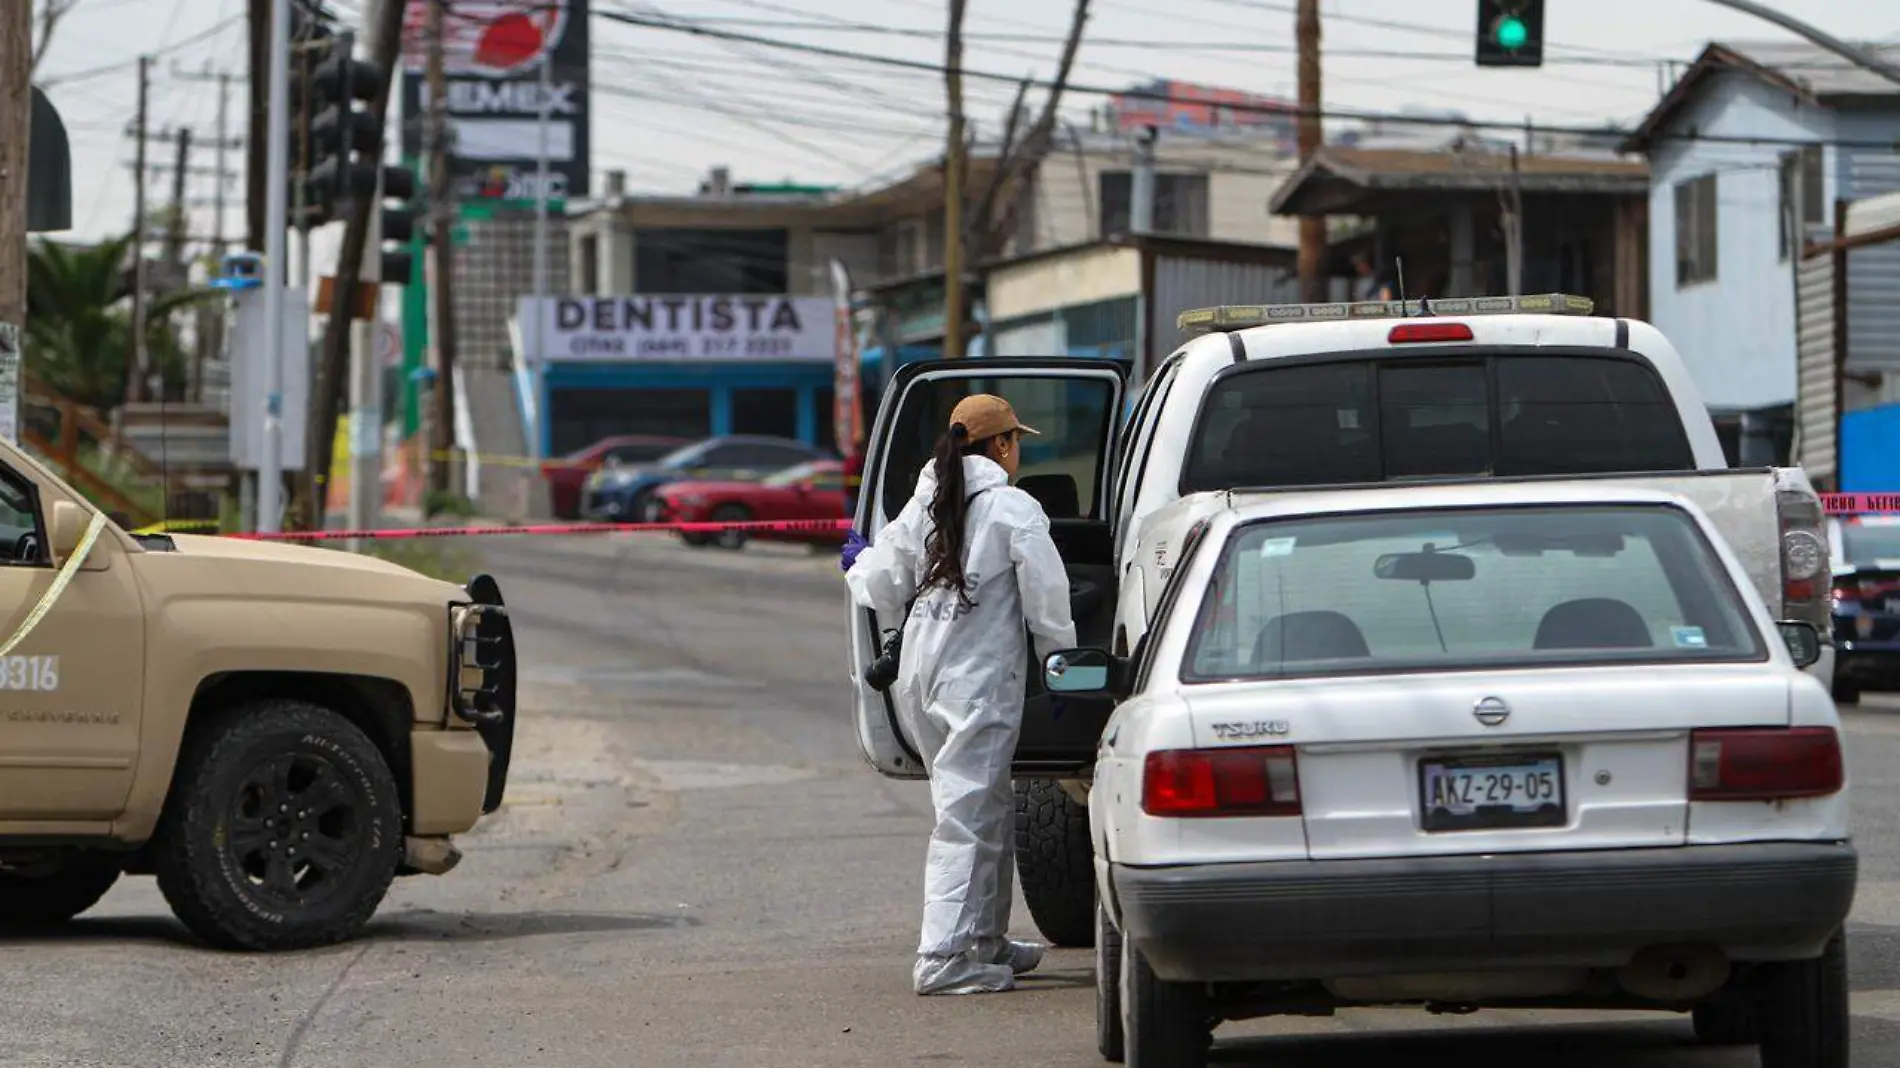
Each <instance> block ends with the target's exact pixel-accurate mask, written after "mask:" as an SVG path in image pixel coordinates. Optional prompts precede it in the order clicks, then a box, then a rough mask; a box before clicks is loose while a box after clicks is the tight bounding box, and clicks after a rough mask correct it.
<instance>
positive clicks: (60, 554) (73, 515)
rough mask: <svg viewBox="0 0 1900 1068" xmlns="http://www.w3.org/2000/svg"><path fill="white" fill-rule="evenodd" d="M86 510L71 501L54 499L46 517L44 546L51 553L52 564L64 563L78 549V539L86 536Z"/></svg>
mask: <svg viewBox="0 0 1900 1068" xmlns="http://www.w3.org/2000/svg"><path fill="white" fill-rule="evenodd" d="M87 519H88V516H87V515H86V510H85V509H84V508H81V507H79V506H78V505H76V504H74V503H73V502H71V501H54V502H53V508H52V512H51V514H49V515H48V516H47V517H46V525H47V528H48V530H47V543H46V547H47V550H48V551H49V552H51V553H52V557H53V564H54V566H56V567H57V566H58V565H60V564H63V563H65V562H66V561H67V560H68V559H69V558H70V557H71V556H72V555H73V553H74V552H76V551H78V549H79V540H80V539H81V538H83V537H85V536H86V522H87Z"/></svg>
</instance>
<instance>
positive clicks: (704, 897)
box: [0, 537, 1900, 1068]
mask: <svg viewBox="0 0 1900 1068" xmlns="http://www.w3.org/2000/svg"><path fill="white" fill-rule="evenodd" d="M486 551H487V553H488V555H489V558H490V561H491V564H492V566H493V568H494V569H495V571H496V572H497V574H498V575H499V576H500V577H501V579H502V583H503V589H504V591H505V593H506V595H507V596H508V599H509V602H510V607H511V609H512V610H513V613H514V616H515V618H516V620H517V627H518V628H519V633H520V640H521V651H522V656H523V659H524V663H525V664H526V675H525V678H524V689H523V701H524V706H525V707H524V711H523V721H522V727H521V741H520V744H519V749H518V751H517V757H516V764H515V773H514V778H513V785H512V787H511V790H510V800H509V803H508V804H507V806H506V807H505V808H504V809H503V811H502V812H501V813H499V814H498V815H497V816H496V817H494V818H492V819H491V820H490V821H489V822H487V823H485V824H484V825H483V826H482V827H481V828H480V829H479V830H478V832H477V833H475V834H472V835H469V836H467V837H466V838H464V839H463V846H464V849H465V850H466V852H467V858H466V859H465V860H464V861H463V863H462V866H461V867H460V868H459V869H458V870H456V871H455V872H453V873H452V874H450V875H448V876H446V877H442V878H430V877H417V878H414V879H408V880H403V881H402V882H401V883H400V884H399V885H398V886H397V888H396V889H395V890H394V891H393V892H392V894H391V896H390V898H389V900H388V902H387V903H386V904H385V906H384V907H383V910H382V911H381V913H380V914H379V916H378V918H377V919H376V921H375V922H374V924H373V926H372V928H371V930H370V932H369V934H368V936H367V937H365V938H364V939H362V940H361V941H359V942H356V943H354V944H351V945H348V946H343V947H338V948H334V949H329V950H322V951H314V952H309V953H302V954H294V955H287V956H253V955H230V954H223V953H216V952H212V951H209V950H205V949H203V948H200V947H199V946H197V945H195V944H194V943H192V942H191V941H190V940H189V939H188V938H187V936H186V935H185V933H184V931H183V929H182V928H181V927H179V926H178V925H177V924H176V923H175V922H174V921H173V920H172V919H171V918H170V916H169V914H168V913H167V912H166V910H165V907H164V903H163V901H162V900H161V899H160V897H159V895H158V893H157V890H156V889H155V888H154V887H153V886H152V884H151V881H150V880H149V879H136V880H128V881H126V882H124V883H122V884H121V885H120V886H119V887H117V888H115V889H114V890H113V891H112V893H111V894H110V895H108V897H107V898H106V900H105V902H104V903H103V904H102V905H101V906H100V907H99V908H98V909H97V910H95V911H94V912H93V913H90V914H88V916H86V917H84V918H82V919H81V920H80V921H78V922H76V923H75V924H74V925H72V927H71V928H70V929H68V930H66V931H64V932H62V933H61V934H59V935H58V936H48V937H40V938H32V939H24V940H22V939H13V940H10V941H0V1005H4V1006H5V1007H6V1008H5V1010H4V1011H0V1066H8V1068H11V1066H16V1065H17V1066H35V1068H37V1066H42V1065H47V1066H50V1065H61V1066H66V1065H95V1064H98V1065H106V1064H110V1065H166V1066H172V1065H179V1066H184V1065H202V1064H231V1065H247V1066H248V1065H286V1066H287V1065H297V1066H311V1068H314V1066H326V1065H375V1066H382V1065H400V1066H405V1068H408V1066H427V1065H437V1064H453V1065H458V1066H460V1065H537V1066H538V1065H548V1066H561V1068H570V1066H571V1068H587V1066H595V1065H599V1066H603V1068H604V1066H613V1068H626V1066H643V1065H654V1066H665V1068H677V1066H678V1065H682V1064H687V1065H695V1066H700V1065H706V1066H715V1065H748V1066H753V1065H757V1066H768V1065H769V1066H807V1065H809V1066H826V1068H844V1066H856V1065H863V1066H866V1068H871V1066H876V1068H883V1066H887V1065H894V1064H911V1063H926V1062H928V1063H934V1064H953V1065H954V1064H983V1065H991V1064H1034V1065H1038V1066H1046V1068H1067V1066H1075V1068H1085V1066H1090V1065H1099V1064H1101V1063H1102V1062H1101V1061H1100V1059H1099V1057H1097V1056H1096V1054H1095V1051H1094V1023H1093V1007H1092V1005H1093V1001H1092V999H1093V992H1092V984H1093V978H1092V965H1091V959H1090V955H1089V954H1088V953H1086V952H1082V951H1060V952H1056V953H1053V954H1051V957H1050V959H1049V961H1048V962H1047V964H1046V965H1045V967H1044V969H1043V970H1042V972H1041V973H1039V974H1038V975H1037V976H1036V977H1033V978H1031V979H1030V980H1029V981H1027V982H1026V983H1025V984H1024V987H1023V989H1021V990H1020V991H1018V992H1016V993H1012V994H1008V995H1003V996H997V997H981V998H956V999H924V998H917V997H915V996H914V995H912V994H911V993H910V992H909V968H910V960H911V951H912V949H913V947H914V944H915V937H916V920H917V909H918V905H919V897H920V880H921V867H922V857H923V846H924V838H925V835H926V834H927V833H928V828H929V818H928V811H929V806H928V798H927V795H926V792H925V788H924V787H923V786H922V785H921V784H915V783H893V782H888V781H886V780H884V779H882V778H880V777H879V776H877V775H876V774H874V773H873V772H871V771H870V770H869V769H868V768H866V767H865V766H864V765H863V764H862V762H861V761H860V759H859V757H858V756H857V753H856V749H855V743H854V741H853V739H852V736H851V732H850V728H849V724H848V721H847V717H846V711H845V704H844V700H843V688H842V686H841V685H840V679H841V676H842V675H843V672H844V671H845V664H844V657H843V653H842V648H843V638H842V631H843V625H844V613H843V605H842V590H841V587H840V581H839V578H838V575H837V570H836V565H835V562H834V559H833V558H832V557H829V556H809V555H807V554H806V553H805V552H804V551H803V550H801V549H792V548H787V547H772V546H768V547H759V546H755V547H753V548H751V549H748V550H747V551H745V552H744V553H725V552H719V551H716V550H704V551H695V550H689V549H686V548H685V547H683V546H680V545H678V544H677V543H674V542H670V541H667V540H664V539H654V538H650V537H649V538H640V539H625V538H615V539H607V538H599V539H595V540H582V539H570V540H555V539H534V540H519V541H516V540H502V539H497V540H495V541H493V542H489V543H486ZM1848 722H1849V732H1850V734H1851V745H1850V748H1849V759H1850V761H1851V764H1852V772H1853V775H1854V777H1855V787H1856V791H1857V796H1856V812H1857V834H1858V837H1859V841H1860V846H1861V849H1862V851H1863V867H1862V883H1861V890H1860V897H1859V903H1858V906H1857V909H1856V914H1855V918H1854V924H1853V927H1852V929H1851V937H1850V953H1851V955H1852V961H1853V973H1854V976H1853V978H1854V1009H1855V1025H1856V1034H1855V1044H1856V1045H1855V1056H1854V1063H1855V1065H1857V1066H1861V1068H1877V1066H1878V1068H1886V1066H1895V1068H1900V829H1897V827H1896V820H1897V819H1900V816H1896V814H1895V813H1896V808H1897V807H1900V806H1896V803H1895V802H1896V800H1900V701H1891V700H1883V699H1880V698H1873V699H1870V701H1869V704H1868V706H1867V707H1866V708H1864V709H1862V710H1856V711H1853V712H1851V713H1850V714H1849V720H1848ZM1018 917H1019V920H1018V928H1019V930H1020V932H1021V933H1023V934H1028V935H1033V934H1034V931H1033V928H1032V927H1031V926H1030V924H1029V921H1028V919H1027V916H1026V914H1024V913H1023V912H1022V910H1021V909H1020V908H1019V909H1018ZM1214 1056H1215V1061H1216V1063H1218V1064H1223V1065H1260V1066H1267V1065H1271V1066H1274V1068H1306V1066H1315V1068H1317V1066H1328V1068H1360V1066H1365V1068H1372V1066H1382V1068H1383V1066H1387V1065H1390V1064H1393V1063H1418V1062H1420V1061H1422V1060H1423V1059H1426V1058H1438V1062H1439V1063H1458V1062H1459V1060H1457V1059H1462V1060H1463V1062H1465V1063H1487V1064H1488V1063H1518V1062H1520V1061H1535V1062H1537V1063H1538V1064H1539V1065H1540V1068H1560V1066H1570V1065H1604V1066H1609V1065H1615V1066H1617V1068H1648V1066H1682V1068H1688V1066H1709V1068H1719V1066H1726V1068H1742V1066H1746V1065H1753V1064H1755V1063H1756V1060H1755V1056H1754V1054H1753V1051H1750V1050H1704V1049H1698V1048H1696V1047H1693V1046H1692V1045H1691V1044H1690V1032H1689V1026H1688V1023H1687V1022H1686V1020H1683V1019H1680V1018H1656V1017H1640V1016H1638V1017H1615V1016H1608V1015H1604V1016H1593V1017H1589V1018H1579V1017H1576V1016H1562V1015H1556V1016H1542V1017H1540V1016H1539V1015H1537V1014H1507V1013H1481V1014H1478V1015H1475V1016H1471V1017H1464V1018H1440V1017H1428V1016H1426V1015H1425V1014H1423V1013H1422V1012H1417V1013H1414V1012H1384V1011H1381V1012H1363V1013H1349V1014H1345V1015H1342V1016H1340V1017H1338V1018H1335V1019H1332V1020H1311V1021H1262V1022H1255V1023H1249V1024H1244V1025H1230V1026H1228V1027H1224V1028H1222V1029H1221V1031H1220V1032H1219V1033H1218V1035H1217V1045H1216V1047H1215V1055H1214Z"/></svg>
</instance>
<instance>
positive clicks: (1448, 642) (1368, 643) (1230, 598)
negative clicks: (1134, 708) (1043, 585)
mask: <svg viewBox="0 0 1900 1068" xmlns="http://www.w3.org/2000/svg"><path fill="white" fill-rule="evenodd" d="M1762 655H1763V653H1762V648H1761V645H1760V640H1759V637H1758V635H1756V633H1755V628H1754V627H1753V626H1752V625H1750V623H1749V620H1748V616H1747V614H1746V610H1745V608H1744V603H1743V601H1742V600H1741V596H1740V594H1739V593H1738V592H1737V591H1736V589H1735V587H1734V585H1733V584H1732V583H1731V582H1730V581H1729V578H1728V575H1727V572H1726V571H1725V570H1723V568H1722V565H1721V563H1720V562H1719V561H1718V559H1717V558H1716V557H1715V555H1714V553H1713V552H1712V550H1711V549H1710V546H1709V544H1708V542H1707V541H1706V540H1705V539H1704V538H1703V537H1702V534H1701V532H1700V530H1699V529H1698V528H1697V527H1696V526H1695V524H1694V522H1693V521H1692V520H1690V519H1689V517H1688V516H1687V515H1686V514H1685V513H1683V512H1682V511H1680V510H1678V509H1675V508H1670V507H1664V506H1655V505H1622V506H1597V505H1590V506H1551V507H1541V506H1540V507H1514V508H1496V509H1464V510H1449V509H1447V510H1432V511H1423V510H1421V511H1404V512H1381V513H1370V514H1361V515H1345V516H1328V517H1324V518H1311V519H1298V520H1280V521H1270V522H1259V523H1253V524H1249V525H1248V526H1245V527H1242V528H1240V529H1239V530H1238V531H1236V532H1235V533H1234V535H1233V536H1232V537H1231V538H1230V540H1229V542H1228V545H1227V547H1226V550H1225V551H1224V553H1223V555H1222V558H1221V562H1220V565H1219V567H1218V569H1217V570H1216V572H1215V575H1214V578H1213V582H1212V586H1211V588H1210V591H1209V594H1208V596H1207V597H1206V598H1205V600H1204V602H1203V604H1202V606H1201V610H1200V613H1199V618H1198V619H1197V620H1196V623H1195V630H1194V635H1193V638H1192V640H1191V642H1190V644H1189V649H1188V655H1187V661H1186V665H1185V667H1184V670H1183V673H1182V674H1183V678H1184V679H1186V680H1187V681H1191V682H1197V681H1198V682H1205V681H1215V680H1223V679H1235V678H1281V677H1289V676H1298V675H1327V674H1358V673H1366V672H1397V671H1442V670H1470V669H1482V668H1500V667H1531V666H1541V665H1561V664H1577V663H1601V662H1618V661H1643V662H1646V661H1663V662H1675V661H1701V660H1729V659H1758V658H1760V657H1761V656H1762Z"/></svg>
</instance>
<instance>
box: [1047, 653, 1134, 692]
mask: <svg viewBox="0 0 1900 1068" xmlns="http://www.w3.org/2000/svg"><path fill="white" fill-rule="evenodd" d="M1122 664H1123V662H1122V661H1121V660H1120V659H1119V658H1117V657H1116V656H1114V655H1113V654H1111V653H1109V652H1108V650H1106V649H1063V650H1061V651H1060V652H1054V653H1050V654H1049V655H1048V656H1046V657H1044V658H1043V661H1042V685H1043V688H1044V689H1046V690H1048V691H1049V692H1050V693H1066V694H1096V695H1105V696H1118V695H1119V694H1120V692H1121V689H1122V680H1123V675H1124V671H1123V666H1122Z"/></svg>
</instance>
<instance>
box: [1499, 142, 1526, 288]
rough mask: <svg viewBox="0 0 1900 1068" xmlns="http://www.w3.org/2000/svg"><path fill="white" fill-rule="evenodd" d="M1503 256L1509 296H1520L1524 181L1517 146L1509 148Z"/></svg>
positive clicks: (1522, 285) (1522, 262) (1522, 274)
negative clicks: (1507, 197)
mask: <svg viewBox="0 0 1900 1068" xmlns="http://www.w3.org/2000/svg"><path fill="white" fill-rule="evenodd" d="M1504 227H1505V233H1504V254H1505V273H1506V275H1507V276H1508V281H1507V283H1506V284H1507V285H1509V286H1510V295H1511V296H1513V297H1516V296H1522V295H1523V293H1524V181H1523V171H1522V169H1521V168H1520V167H1519V166H1518V160H1517V146H1516V145H1512V146H1511V193H1510V207H1509V209H1508V210H1507V211H1505V213H1504Z"/></svg>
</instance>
